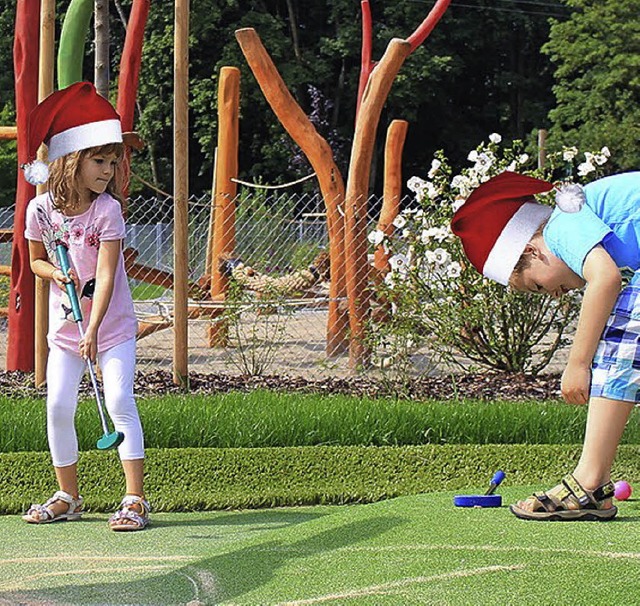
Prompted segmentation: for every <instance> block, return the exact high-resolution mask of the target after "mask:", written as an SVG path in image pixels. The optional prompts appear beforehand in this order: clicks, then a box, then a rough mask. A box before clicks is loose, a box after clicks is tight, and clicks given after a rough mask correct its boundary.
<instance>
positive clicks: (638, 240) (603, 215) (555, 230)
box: [542, 172, 640, 278]
mask: <svg viewBox="0 0 640 606" xmlns="http://www.w3.org/2000/svg"><path fill="white" fill-rule="evenodd" d="M584 191H585V194H586V197H587V200H586V203H585V205H584V206H583V207H582V209H581V210H580V212H577V213H566V212H563V211H561V210H560V209H558V208H556V209H555V210H554V211H553V213H552V214H551V217H550V218H549V221H548V222H547V225H546V226H545V228H544V230H543V232H542V233H543V237H544V241H545V243H546V245H547V246H548V247H549V250H550V251H551V252H552V253H553V254H554V255H556V257H558V258H559V259H561V260H562V261H564V262H565V263H566V264H567V265H568V266H569V267H570V268H571V269H572V270H573V271H574V272H575V273H577V274H578V275H579V276H580V277H582V278H584V276H583V273H582V266H583V264H584V260H585V258H586V256H587V254H588V253H589V251H591V249H592V248H593V247H594V246H597V245H598V244H602V246H603V247H604V249H605V250H606V251H607V252H608V253H609V254H610V255H611V257H612V258H613V260H614V261H615V262H616V265H617V266H618V267H620V268H623V267H629V268H630V269H632V270H634V271H635V270H637V269H638V268H639V267H640V172H631V173H623V174H620V175H614V176H612V177H605V178H604V179H598V180H597V181H594V182H593V183H589V184H588V185H585V187H584Z"/></svg>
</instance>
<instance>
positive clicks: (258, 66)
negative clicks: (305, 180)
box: [236, 28, 348, 356]
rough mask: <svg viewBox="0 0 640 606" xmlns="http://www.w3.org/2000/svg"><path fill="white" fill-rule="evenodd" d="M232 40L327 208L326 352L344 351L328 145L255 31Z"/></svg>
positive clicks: (339, 183) (334, 176)
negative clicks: (312, 176)
mask: <svg viewBox="0 0 640 606" xmlns="http://www.w3.org/2000/svg"><path fill="white" fill-rule="evenodd" d="M236 39H237V40H238V43H239V44H240V48H241V49H242V52H243V53H244V56H245V58H246V60H247V63H248V65H249V67H250V68H251V71H252V72H253V75H254V76H255V78H256V80H257V81H258V84H259V86H260V88H261V90H262V92H263V94H264V96H265V98H266V100H267V102H268V103H269V105H270V106H271V109H272V110H273V111H274V113H275V114H276V116H277V117H278V119H279V120H280V122H281V123H282V126H284V128H285V130H286V131H287V132H288V133H289V135H291V138H292V139H293V140H294V141H295V142H296V143H297V144H298V145H299V146H300V149H301V150H302V152H303V153H304V154H305V156H306V157H307V159H308V160H309V162H310V164H311V166H312V167H313V170H314V171H315V173H316V175H317V177H318V184H319V186H320V190H321V192H322V197H323V199H324V203H325V207H326V209H327V229H328V232H329V256H330V264H331V285H330V291H329V295H330V298H331V303H330V305H329V317H328V321H327V355H328V356H333V355H336V354H337V353H340V352H342V351H344V350H345V344H346V329H347V323H348V319H347V316H346V314H345V313H344V311H343V310H341V309H340V308H339V306H338V300H339V299H340V298H342V297H344V295H345V292H346V285H345V275H344V223H343V219H342V215H341V214H340V211H339V209H340V207H341V206H342V204H343V202H344V197H345V192H344V183H343V180H342V175H341V174H340V171H339V170H338V167H337V166H336V164H335V161H334V158H333V152H332V150H331V147H330V146H329V144H328V143H327V142H326V141H325V139H323V138H322V137H321V136H320V135H319V134H318V132H317V131H316V129H315V127H314V126H313V124H312V123H311V121H310V120H309V118H307V116H306V115H305V113H304V112H303V111H302V109H301V108H300V106H299V105H298V104H297V103H296V101H295V99H294V98H293V96H292V95H291V93H290V92H289V90H288V89H287V86H286V84H285V83H284V81H283V80H282V77H281V76H280V74H279V73H278V70H277V68H276V66H275V65H274V64H273V61H272V60H271V57H269V54H268V53H267V51H266V50H265V48H264V46H263V45H262V42H261V40H260V37H259V36H258V34H257V33H256V31H255V30H254V29H252V28H246V29H240V30H237V31H236Z"/></svg>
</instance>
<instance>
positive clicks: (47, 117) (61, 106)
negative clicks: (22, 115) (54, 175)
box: [22, 82, 122, 185]
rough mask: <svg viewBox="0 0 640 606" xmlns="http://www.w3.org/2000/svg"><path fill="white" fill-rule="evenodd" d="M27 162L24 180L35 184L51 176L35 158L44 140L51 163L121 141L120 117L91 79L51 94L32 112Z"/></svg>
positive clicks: (24, 167)
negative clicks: (83, 150) (91, 148)
mask: <svg viewBox="0 0 640 606" xmlns="http://www.w3.org/2000/svg"><path fill="white" fill-rule="evenodd" d="M27 139H28V140H27V144H28V148H29V149H28V153H29V156H28V157H29V160H30V162H29V163H28V164H25V165H23V166H22V168H23V169H24V172H25V179H26V180H27V181H28V182H29V183H32V184H33V185H39V184H40V183H45V182H46V181H47V179H48V178H49V169H48V167H47V165H46V164H44V163H43V162H40V161H39V160H36V159H35V158H36V154H37V152H38V148H39V147H40V145H41V144H42V143H45V144H46V145H47V147H48V150H49V162H53V161H54V160H56V159H57V158H61V157H62V156H65V155H67V154H70V153H72V152H76V151H80V150H82V149H88V148H90V147H97V146H99V145H106V144H107V143H121V142H122V128H121V125H120V116H119V115H118V113H117V112H116V110H115V109H114V108H113V106H112V105H111V103H109V101H107V100H106V99H105V98H104V97H102V96H100V95H99V94H98V93H97V91H96V89H95V87H94V86H93V84H91V82H77V83H76V84H72V85H71V86H68V87H67V88H65V89H62V90H59V91H56V92H54V93H52V94H51V95H49V96H48V97H47V98H46V99H44V101H42V102H41V103H40V104H38V106H37V107H35V108H34V109H33V111H32V112H31V113H30V114H29V130H28V138H27Z"/></svg>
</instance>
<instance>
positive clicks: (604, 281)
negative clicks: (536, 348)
mask: <svg viewBox="0 0 640 606" xmlns="http://www.w3.org/2000/svg"><path fill="white" fill-rule="evenodd" d="M583 274H584V279H585V280H586V282H587V287H586V289H585V291H584V297H583V299H582V307H581V309H580V317H579V318H578V327H577V329H576V334H575V338H574V340H573V345H572V346H571V352H570V353H569V360H568V362H567V367H566V369H565V371H564V373H563V375H562V396H563V397H564V399H565V400H566V401H567V402H569V403H570V404H586V403H587V401H588V400H589V385H590V382H591V362H592V361H593V356H594V355H595V353H596V349H597V348H598V343H599V341H600V337H601V336H602V332H603V330H604V327H605V325H606V323H607V319H608V318H609V315H610V314H611V310H612V309H613V306H614V304H615V302H616V299H617V298H618V295H619V294H620V287H621V285H622V276H621V275H620V270H619V269H618V266H617V265H616V264H615V262H614V260H613V259H612V258H611V256H610V255H609V253H607V251H606V250H605V249H604V248H602V246H596V247H595V248H594V249H593V250H591V252H590V253H589V254H588V255H587V256H586V258H585V262H584V266H583Z"/></svg>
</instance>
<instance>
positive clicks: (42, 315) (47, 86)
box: [35, 0, 56, 387]
mask: <svg viewBox="0 0 640 606" xmlns="http://www.w3.org/2000/svg"><path fill="white" fill-rule="evenodd" d="M55 18H56V6H55V0H42V2H41V5H40V69H39V71H40V81H39V86H38V100H39V101H42V100H43V99H44V98H45V97H48V96H49V95H50V94H51V93H52V92H53V66H54V46H55ZM38 158H40V159H45V160H46V150H45V148H44V147H41V148H40V150H39V152H38ZM36 191H37V193H38V194H41V193H44V192H45V191H46V184H43V185H39V186H38V187H37V189H36ZM35 298H36V310H35V323H36V333H35V335H36V336H35V340H36V347H35V384H36V386H38V387H39V386H40V385H42V384H43V383H44V382H45V381H46V379H47V356H48V355H49V346H48V345H47V332H48V329H49V281H48V280H43V279H42V278H36V297H35Z"/></svg>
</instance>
